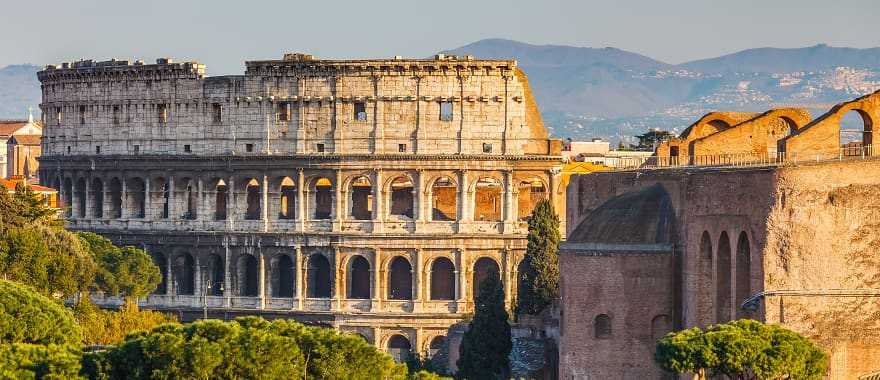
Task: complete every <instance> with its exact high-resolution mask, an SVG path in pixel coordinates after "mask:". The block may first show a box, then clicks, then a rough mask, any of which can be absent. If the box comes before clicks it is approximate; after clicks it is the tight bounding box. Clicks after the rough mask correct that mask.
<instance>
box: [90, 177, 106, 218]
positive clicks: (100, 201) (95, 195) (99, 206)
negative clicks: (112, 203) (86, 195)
mask: <svg viewBox="0 0 880 380" xmlns="http://www.w3.org/2000/svg"><path fill="white" fill-rule="evenodd" d="M89 190H90V192H91V193H92V194H91V199H90V201H91V202H89V203H91V205H92V217H94V218H103V217H104V182H102V181H101V179H100V178H95V179H93V180H92V188H91V189H89Z"/></svg>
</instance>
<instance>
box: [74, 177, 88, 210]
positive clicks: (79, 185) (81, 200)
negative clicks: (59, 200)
mask: <svg viewBox="0 0 880 380" xmlns="http://www.w3.org/2000/svg"><path fill="white" fill-rule="evenodd" d="M74 198H76V206H77V207H76V208H77V210H76V215H77V216H79V217H80V218H85V217H86V198H88V197H87V196H86V180H85V179H84V178H80V179H78V180H77V181H76V190H75V194H74Z"/></svg>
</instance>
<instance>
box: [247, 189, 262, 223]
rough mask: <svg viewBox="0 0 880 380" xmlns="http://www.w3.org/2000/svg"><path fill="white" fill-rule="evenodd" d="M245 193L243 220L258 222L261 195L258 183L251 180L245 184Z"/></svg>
mask: <svg viewBox="0 0 880 380" xmlns="http://www.w3.org/2000/svg"><path fill="white" fill-rule="evenodd" d="M245 192H246V193H247V196H246V197H247V209H246V210H245V213H244V218H245V219H246V220H259V219H260V212H261V210H260V204H261V203H262V202H261V198H262V197H261V195H260V183H259V182H257V180H255V179H251V180H250V181H248V183H247V187H246V188H245Z"/></svg>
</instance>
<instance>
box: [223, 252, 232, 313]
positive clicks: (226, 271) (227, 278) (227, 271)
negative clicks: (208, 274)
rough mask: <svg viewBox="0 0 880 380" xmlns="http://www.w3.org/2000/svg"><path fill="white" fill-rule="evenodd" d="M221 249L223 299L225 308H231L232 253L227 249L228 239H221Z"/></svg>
mask: <svg viewBox="0 0 880 380" xmlns="http://www.w3.org/2000/svg"><path fill="white" fill-rule="evenodd" d="M223 249H224V250H225V257H224V258H223V284H224V285H223V297H224V298H225V303H226V307H230V306H232V295H233V289H232V264H231V262H232V251H231V250H230V249H229V240H228V238H224V239H223Z"/></svg>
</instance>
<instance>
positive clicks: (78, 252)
mask: <svg viewBox="0 0 880 380" xmlns="http://www.w3.org/2000/svg"><path fill="white" fill-rule="evenodd" d="M0 241H2V243H0V272H2V274H3V276H4V277H5V278H6V279H9V280H13V281H17V282H20V283H22V284H25V285H29V286H32V287H33V288H34V289H36V290H38V291H39V292H41V293H43V294H45V295H49V296H60V297H69V296H72V295H74V294H76V293H78V292H81V291H83V290H86V289H88V286H89V285H90V284H91V283H92V280H93V278H94V271H95V267H94V261H92V258H91V256H90V255H89V254H88V252H87V251H86V249H85V248H84V247H83V246H82V244H81V243H80V241H79V239H77V238H76V236H75V235H73V234H72V233H70V232H68V231H66V230H63V229H56V228H52V227H47V226H44V225H41V224H33V225H30V226H28V227H21V228H11V229H8V230H6V231H5V232H2V233H0Z"/></svg>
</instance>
